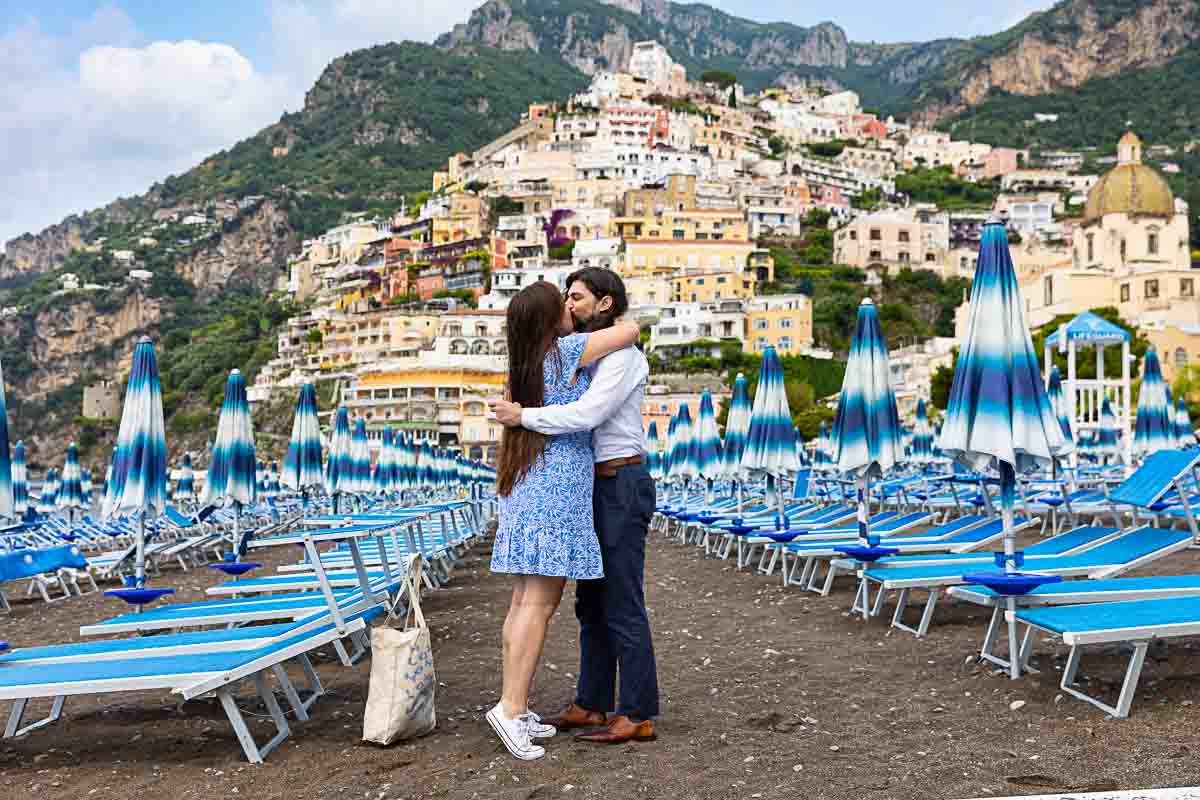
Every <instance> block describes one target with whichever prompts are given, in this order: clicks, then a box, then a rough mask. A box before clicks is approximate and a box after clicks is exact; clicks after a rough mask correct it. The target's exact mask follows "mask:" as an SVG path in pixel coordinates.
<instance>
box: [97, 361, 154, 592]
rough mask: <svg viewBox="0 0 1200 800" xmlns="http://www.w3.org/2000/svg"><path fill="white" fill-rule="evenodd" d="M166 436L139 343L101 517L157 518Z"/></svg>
mask: <svg viewBox="0 0 1200 800" xmlns="http://www.w3.org/2000/svg"><path fill="white" fill-rule="evenodd" d="M165 430H166V426H165V425H164V424H163V410H162V386H161V385H160V384H159V380H158V363H157V360H156V359H155V357H154V345H152V344H151V343H150V340H149V339H147V338H143V339H141V340H139V341H138V343H137V346H136V347H135V348H134V351H133V368H132V370H131V371H130V373H129V383H128V385H127V386H126V388H125V407H124V410H123V411H122V413H121V426H120V428H119V431H118V433H117V446H116V451H115V452H114V454H113V466H112V478H111V479H110V480H109V493H110V496H109V497H107V498H106V499H105V503H104V516H106V517H110V516H112V515H113V514H118V513H121V512H135V513H139V514H141V515H143V516H157V515H159V514H161V513H162V512H163V509H164V508H165V507H166V504H167V439H166V434H165ZM141 579H142V578H139V580H141Z"/></svg>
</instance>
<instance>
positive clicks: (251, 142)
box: [156, 42, 587, 234]
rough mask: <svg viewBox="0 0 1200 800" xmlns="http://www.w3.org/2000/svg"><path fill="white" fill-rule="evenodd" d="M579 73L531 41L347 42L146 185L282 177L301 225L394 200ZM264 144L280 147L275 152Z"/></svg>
mask: <svg viewBox="0 0 1200 800" xmlns="http://www.w3.org/2000/svg"><path fill="white" fill-rule="evenodd" d="M586 83H587V81H586V78H585V77H584V76H583V75H582V74H581V73H579V72H578V71H577V70H574V69H572V68H571V67H569V66H566V65H564V64H563V63H561V62H560V61H558V60H554V59H548V58H544V57H542V56H540V55H539V54H537V53H532V52H502V51H499V50H495V49H492V48H487V47H477V46H471V47H461V48H456V49H455V50H453V51H445V50H441V49H439V48H435V47H431V46H428V45H423V44H417V43H414V42H403V43H393V44H387V45H380V46H378V47H372V48H370V49H367V50H358V51H355V52H353V53H350V54H348V55H345V56H343V57H341V58H339V59H337V60H336V61H334V62H333V63H332V64H330V65H329V67H327V68H326V70H325V72H324V73H323V74H322V75H321V77H320V79H319V80H318V81H317V83H316V84H315V85H314V86H313V88H312V89H311V90H309V92H308V95H307V96H306V98H305V104H304V109H303V110H301V111H299V112H296V113H293V114H285V115H284V116H283V117H282V118H281V119H280V121H279V122H278V123H277V124H275V125H272V126H270V127H268V128H266V129H264V130H263V131H261V132H260V133H258V134H257V135H255V136H253V137H251V138H249V139H246V140H245V141H243V142H240V143H239V144H237V145H235V146H233V147H232V148H230V149H228V150H225V151H223V152H220V153H217V154H216V155H214V156H212V157H211V158H208V159H206V160H205V161H204V162H203V163H202V164H200V165H199V166H198V167H196V168H195V169H193V170H191V171H189V172H187V173H185V174H183V175H180V176H177V177H172V178H168V179H167V180H165V181H164V182H163V183H162V184H161V186H160V187H156V190H158V191H159V193H160V195H161V196H160V202H161V203H162V204H166V205H170V204H173V203H176V202H179V201H185V200H200V199H204V198H209V197H212V196H214V195H225V196H230V197H242V196H245V195H253V194H260V193H264V192H270V191H272V190H274V189H276V188H277V187H281V186H286V187H287V188H288V189H290V190H292V191H293V192H295V191H300V192H304V193H308V195H309V196H308V197H307V198H304V199H302V200H300V201H297V202H296V203H294V204H293V205H292V206H291V209H290V211H291V214H292V216H293V223H294V224H295V225H296V227H297V228H298V229H300V230H301V232H303V233H305V234H311V233H315V232H317V231H318V230H320V229H322V228H323V227H325V226H326V225H327V224H330V220H333V221H336V219H335V217H336V214H337V213H340V212H341V211H344V210H364V209H367V208H369V207H372V206H381V207H385V208H390V207H394V206H395V205H397V204H398V201H399V198H400V196H401V195H402V194H405V193H412V192H416V191H420V190H422V189H427V188H428V187H429V179H430V174H431V173H432V171H433V170H435V169H438V168H440V167H442V166H443V165H444V164H445V162H446V159H447V158H448V157H449V156H451V155H453V154H454V153H456V152H458V151H460V150H461V151H466V152H470V151H472V150H474V149H476V148H478V147H480V146H481V145H483V144H486V143H487V142H489V141H491V140H492V139H494V138H496V137H498V136H500V135H501V134H503V133H505V132H506V131H508V130H509V129H510V128H512V127H514V126H515V125H516V124H517V122H518V121H519V119H520V116H521V114H522V113H523V112H524V111H525V110H526V108H527V106H528V105H529V104H530V103H532V102H538V101H541V100H558V99H562V98H565V97H567V96H568V95H570V94H571V93H573V92H575V91H578V90H579V89H581V88H583V87H584V86H586ZM275 148H286V149H287V154H286V155H281V156H275V155H273V153H274V152H278V151H276V150H275Z"/></svg>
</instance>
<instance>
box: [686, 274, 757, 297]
mask: <svg viewBox="0 0 1200 800" xmlns="http://www.w3.org/2000/svg"><path fill="white" fill-rule="evenodd" d="M670 284H671V302H672V303H711V302H713V301H714V300H728V299H730V298H747V297H753V296H754V285H755V280H754V273H753V272H750V271H745V270H736V271H735V270H728V269H727V270H720V271H712V272H709V271H705V272H700V273H696V272H692V271H691V270H685V272H684V274H681V275H677V276H676V277H674V278H671V279H670Z"/></svg>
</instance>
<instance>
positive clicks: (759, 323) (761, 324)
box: [754, 319, 771, 331]
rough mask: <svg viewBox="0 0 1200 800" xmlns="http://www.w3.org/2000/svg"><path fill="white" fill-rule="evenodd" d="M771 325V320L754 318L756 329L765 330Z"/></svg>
mask: <svg viewBox="0 0 1200 800" xmlns="http://www.w3.org/2000/svg"><path fill="white" fill-rule="evenodd" d="M770 326H771V323H770V321H769V320H765V319H756V320H754V330H756V331H765V330H766V329H767V328H769V327H770Z"/></svg>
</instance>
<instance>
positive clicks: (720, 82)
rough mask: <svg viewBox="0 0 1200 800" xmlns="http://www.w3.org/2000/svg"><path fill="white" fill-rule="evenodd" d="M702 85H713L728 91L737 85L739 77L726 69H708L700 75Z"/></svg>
mask: <svg viewBox="0 0 1200 800" xmlns="http://www.w3.org/2000/svg"><path fill="white" fill-rule="evenodd" d="M700 82H701V83H713V84H716V85H717V86H718V87H720V88H721V89H728V88H729V87H730V86H733V85H734V84H735V83H737V75H734V74H733V73H732V72H730V71H729V70H724V69H706V70H704V72H701V73H700Z"/></svg>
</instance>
